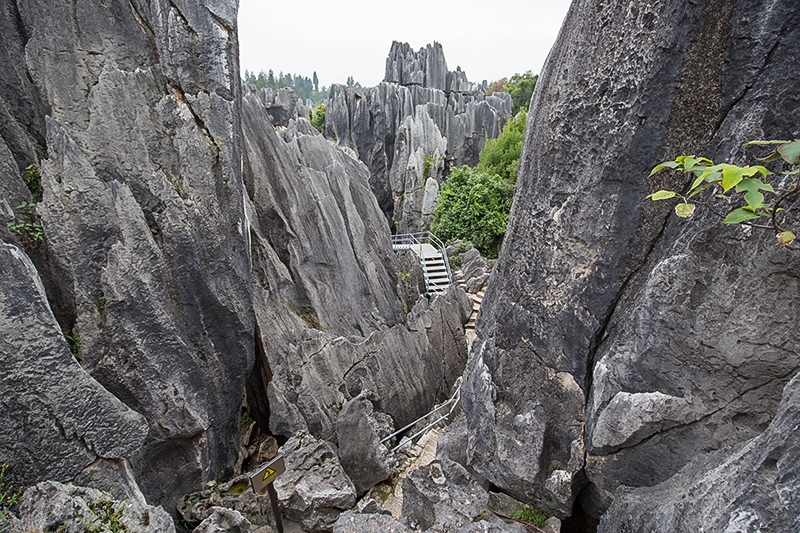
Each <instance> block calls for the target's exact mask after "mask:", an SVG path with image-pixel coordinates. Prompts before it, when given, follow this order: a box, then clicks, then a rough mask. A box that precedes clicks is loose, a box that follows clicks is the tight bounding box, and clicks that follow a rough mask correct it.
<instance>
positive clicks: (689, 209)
mask: <svg viewBox="0 0 800 533" xmlns="http://www.w3.org/2000/svg"><path fill="white" fill-rule="evenodd" d="M694 207H695V204H689V203H682V204H678V205H676V206H675V213H676V214H677V215H678V216H679V217H681V218H689V217H690V216H692V213H694Z"/></svg>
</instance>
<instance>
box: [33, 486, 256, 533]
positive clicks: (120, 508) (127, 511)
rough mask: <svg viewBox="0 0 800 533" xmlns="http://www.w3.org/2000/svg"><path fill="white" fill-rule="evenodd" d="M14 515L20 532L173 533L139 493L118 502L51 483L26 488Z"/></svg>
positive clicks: (92, 491)
mask: <svg viewBox="0 0 800 533" xmlns="http://www.w3.org/2000/svg"><path fill="white" fill-rule="evenodd" d="M18 514H19V521H18V525H19V527H20V528H24V531H64V533H78V532H81V531H105V530H109V531H120V530H124V531H128V532H130V533H175V525H174V524H173V523H172V517H170V516H169V515H168V514H167V512H166V511H164V509H162V508H161V507H153V506H150V505H147V504H146V503H145V502H144V497H143V496H142V495H141V493H139V494H138V496H137V497H135V498H131V499H122V500H118V499H115V498H114V496H113V495H112V494H110V493H108V492H102V491H99V490H95V489H91V488H87V487H76V486H74V485H63V484H61V483H58V482H55V481H44V482H42V483H38V484H36V485H34V486H33V487H30V488H28V489H27V490H26V491H25V494H24V495H23V496H22V503H20V505H19V510H18ZM248 531H249V530H248Z"/></svg>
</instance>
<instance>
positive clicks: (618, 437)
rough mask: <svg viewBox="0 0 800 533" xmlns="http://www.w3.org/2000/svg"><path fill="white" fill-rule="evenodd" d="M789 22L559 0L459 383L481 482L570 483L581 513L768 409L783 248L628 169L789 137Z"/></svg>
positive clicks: (555, 490) (795, 38)
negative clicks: (685, 208)
mask: <svg viewBox="0 0 800 533" xmlns="http://www.w3.org/2000/svg"><path fill="white" fill-rule="evenodd" d="M799 20H800V9H798V6H797V4H796V2H791V1H786V0H784V1H778V2H755V3H753V2H744V1H739V0H707V1H702V2H695V3H693V4H686V3H685V2H679V1H667V2H659V3H657V4H652V3H651V4H647V5H645V4H640V3H631V2H627V1H622V0H620V1H612V2H600V1H595V0H580V1H576V2H574V3H573V5H572V7H571V9H570V12H569V14H568V15H567V18H566V20H565V25H564V27H563V28H562V31H561V34H560V36H559V39H558V41H557V43H556V45H555V47H554V48H553V50H552V52H551V55H550V57H549V59H548V61H547V63H546V65H545V68H544V70H543V72H542V74H541V76H540V78H539V82H538V84H537V87H536V92H535V94H534V97H533V101H532V106H531V112H530V113H529V118H528V129H527V132H526V140H525V148H524V151H523V157H522V164H521V169H520V179H519V182H518V185H517V191H516V197H515V201H514V207H513V210H512V213H511V219H510V222H509V228H508V233H507V236H506V240H505V243H504V247H503V250H502V252H501V256H500V259H499V262H498V264H497V267H496V269H495V271H494V274H493V278H492V281H491V283H490V284H489V287H488V290H487V293H486V298H485V299H484V300H483V305H482V308H481V313H480V316H479V317H478V324H477V331H478V339H477V341H476V343H475V345H474V349H473V357H472V358H471V361H470V363H469V364H468V370H467V376H466V378H465V382H464V386H463V389H462V403H463V406H464V412H465V413H466V415H467V420H468V424H469V435H470V438H469V444H468V448H467V458H468V461H469V464H470V465H471V466H472V467H473V468H475V469H476V470H477V471H478V472H479V473H480V474H481V475H483V476H485V477H486V478H487V479H488V480H489V481H491V482H492V483H494V484H495V485H497V486H499V487H501V488H502V489H504V490H506V491H508V492H509V493H511V494H513V495H514V496H516V497H517V498H523V497H525V496H526V495H527V496H529V497H532V498H534V499H535V501H536V503H537V505H539V506H540V507H542V508H543V509H545V510H547V511H548V512H550V513H553V514H555V515H557V516H559V517H563V516H566V515H569V514H570V512H571V509H572V505H573V502H574V500H575V499H576V498H577V497H578V496H579V495H580V494H581V493H582V497H581V504H582V505H583V507H584V509H585V510H586V511H587V512H588V513H589V514H591V515H594V516H595V517H599V516H600V515H601V514H602V513H603V512H604V511H605V510H606V509H607V508H608V506H609V505H610V504H611V502H612V501H613V499H614V493H615V491H616V490H617V489H618V487H620V486H621V485H627V486H632V487H642V486H652V485H655V484H657V483H659V482H661V481H664V480H666V479H668V478H669V477H670V476H672V475H673V474H675V473H676V472H677V471H679V470H680V469H681V468H682V467H683V466H684V465H686V464H687V463H688V462H689V461H691V460H692V459H693V458H695V457H697V456H698V455H700V454H702V453H704V452H705V451H708V450H714V449H718V448H720V447H723V446H725V445H730V444H734V443H737V442H743V441H746V440H748V439H752V438H753V437H755V436H757V435H758V434H760V433H761V432H763V431H764V429H765V428H766V427H767V425H768V424H769V423H770V420H772V418H773V417H774V415H775V412H776V409H777V407H778V403H779V401H780V398H781V391H782V389H783V386H784V385H785V384H786V383H787V381H788V380H789V379H790V378H791V377H792V376H794V375H795V374H796V373H797V371H798V369H799V368H800V356H798V354H799V353H800V343H799V341H798V339H797V336H796V335H794V331H795V330H796V323H797V319H798V316H797V310H796V307H797V306H796V301H797V297H798V289H800V287H798V281H797V276H796V272H797V271H798V268H800V257H799V256H797V254H793V253H792V252H789V251H787V250H785V249H782V248H780V247H777V246H775V245H774V244H773V237H772V236H771V235H769V234H764V233H761V232H759V231H748V230H742V229H740V228H735V227H725V226H721V225H719V223H718V220H717V219H714V218H713V217H711V216H710V215H709V216H705V217H704V216H702V215H701V216H699V217H696V218H695V219H693V220H691V221H682V220H679V219H677V218H676V217H675V216H674V215H673V214H672V213H671V212H670V210H671V206H670V205H667V204H666V203H665V204H664V205H662V204H660V203H654V202H649V201H645V200H644V197H645V196H646V195H647V194H648V193H650V192H652V191H654V190H656V189H658V188H678V189H680V188H682V187H684V186H685V185H686V183H685V180H686V178H685V177H683V176H678V175H672V174H666V173H665V174H664V175H663V176H661V175H659V178H658V179H648V178H647V175H648V174H649V171H650V169H651V168H652V167H653V166H654V165H655V164H657V163H659V162H661V161H663V160H665V159H671V158H674V157H675V156H677V155H680V154H693V153H697V154H702V155H705V156H707V157H710V158H712V159H714V160H715V161H723V160H726V161H733V162H736V163H740V164H752V163H754V160H753V158H752V156H753V155H754V153H753V151H751V150H747V151H745V150H744V149H743V148H742V144H743V143H744V142H745V141H747V140H750V139H774V138H778V139H786V138H797V137H798V136H800V130H798V125H797V122H796V120H795V118H793V117H797V115H798V113H800V100H798V98H797V94H796V87H797V84H798V82H799V81H800V75H799V74H798V72H797V69H796V68H793V67H792V66H791V65H792V64H793V63H792V62H793V59H792V58H794V57H796V55H797V52H798V48H800V32H798V30H797V28H798V21H799ZM699 80H702V81H699ZM755 155H757V154H755ZM795 408H796V404H795ZM793 438H795V439H796V438H797V437H796V433H795V436H794V437H793ZM587 485H588V487H587ZM731 486H733V485H731ZM737 486H738V485H737ZM584 488H586V489H585V490H584ZM735 490H738V489H735ZM768 490H769V489H767V488H763V489H755V492H753V493H747V495H745V493H742V499H741V500H737V501H738V502H739V503H737V504H736V505H738V506H739V507H735V506H734V507H735V509H738V510H740V511H742V512H745V510H746V502H747V501H749V500H751V499H759V498H762V497H765V498H769V497H774V496H775V495H774V494H773V495H772V496H768V495H767V493H766V492H760V491H768ZM756 493H758V494H756ZM697 497H698V498H699V497H700V495H699V494H697ZM659 499H661V498H659ZM664 505H665V508H667V507H668V506H669V505H672V503H664ZM703 505H705V504H703ZM731 509H734V508H731ZM612 511H613V509H612ZM726 512H727V511H726ZM731 512H733V510H731ZM609 520H612V518H611V517H609ZM609 523H611V522H609ZM614 523H617V522H614ZM782 527H784V528H785V527H789V525H788V524H786V523H784V524H783V525H782ZM633 530H636V528H634V529H633Z"/></svg>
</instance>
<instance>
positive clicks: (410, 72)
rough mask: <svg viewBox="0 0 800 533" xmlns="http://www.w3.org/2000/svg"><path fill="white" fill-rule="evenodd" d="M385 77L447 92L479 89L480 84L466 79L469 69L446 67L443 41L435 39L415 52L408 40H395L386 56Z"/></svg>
mask: <svg viewBox="0 0 800 533" xmlns="http://www.w3.org/2000/svg"><path fill="white" fill-rule="evenodd" d="M383 81H386V82H389V83H399V84H400V85H405V86H411V85H417V86H420V87H430V88H432V89H439V90H441V91H444V92H446V93H450V92H462V93H476V92H478V91H479V90H481V88H482V87H481V86H480V85H479V84H476V83H471V82H469V81H468V80H467V73H466V72H464V71H463V70H461V67H456V70H455V71H453V72H450V71H448V70H447V61H446V60H445V58H444V50H443V49H442V45H441V44H439V43H437V42H435V41H434V43H433V44H432V45H431V44H429V45H427V46H426V47H425V48H420V49H419V51H418V52H415V51H414V49H412V48H411V45H410V44H408V43H400V42H397V41H393V42H392V48H391V49H390V50H389V57H387V58H386V75H385V76H384V79H383Z"/></svg>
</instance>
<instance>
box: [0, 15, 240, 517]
mask: <svg viewBox="0 0 800 533" xmlns="http://www.w3.org/2000/svg"><path fill="white" fill-rule="evenodd" d="M0 23H1V24H2V29H3V31H2V32H0V33H2V44H3V45H4V46H2V52H0V54H2V61H0V63H2V72H3V74H2V80H3V81H2V83H0V96H2V98H3V100H4V102H5V103H6V104H8V105H7V106H2V107H3V109H2V111H0V114H2V117H0V123H1V124H0V134H1V135H2V137H3V141H5V142H4V143H0V176H1V177H0V186H2V187H3V190H2V201H0V204H1V205H0V207H2V209H0V210H2V211H3V212H4V214H3V216H4V217H6V220H7V219H8V216H9V213H8V210H7V207H9V206H10V207H11V208H15V207H16V205H17V202H19V201H20V200H21V199H23V197H24V199H29V198H30V196H29V193H27V191H26V190H25V187H24V185H22V186H20V184H21V178H20V172H21V171H22V169H24V167H25V166H26V165H27V164H30V163H32V162H36V160H38V158H39V156H41V155H44V153H45V151H46V153H47V155H48V156H49V157H48V159H45V160H41V161H39V162H40V164H41V167H42V185H43V188H44V199H43V201H42V202H41V203H40V204H38V206H37V207H36V210H37V212H38V214H39V215H40V216H41V223H42V225H43V227H44V233H45V243H44V244H42V245H41V246H40V248H39V249H38V250H36V251H35V252H36V253H35V254H34V256H35V257H38V259H37V261H36V264H37V267H38V268H39V270H40V273H41V276H40V277H41V278H42V279H43V280H45V286H46V287H47V290H48V297H49V298H50V300H51V307H52V308H53V310H54V312H55V316H56V318H57V320H58V321H59V326H60V327H61V329H62V330H64V331H65V332H67V333H69V334H70V335H72V336H74V337H77V338H79V339H80V341H79V347H78V356H79V358H80V361H81V366H83V368H84V369H85V370H86V371H88V372H89V374H91V376H92V378H94V380H96V383H95V385H94V387H95V388H100V386H101V385H102V387H103V388H104V389H105V390H106V391H108V392H109V393H111V394H112V395H114V396H116V397H117V398H118V399H119V400H120V401H121V402H122V404H124V405H125V406H127V409H129V410H132V411H133V412H135V413H138V415H136V416H137V417H139V418H138V419H141V417H143V419H144V420H146V422H147V429H146V430H144V431H143V433H142V434H143V436H144V437H145V438H144V439H143V442H142V440H141V439H140V440H139V441H138V444H139V445H137V446H136V449H135V450H131V449H130V448H129V447H125V450H124V453H123V452H122V450H120V451H119V452H115V453H113V454H111V455H110V456H109V457H122V458H127V459H128V460H129V461H130V464H131V466H132V468H133V471H134V473H135V476H136V479H137V481H138V482H139V484H140V486H141V487H142V490H143V492H144V494H145V495H146V496H147V498H148V500H149V501H150V502H152V503H163V504H164V505H165V506H166V507H170V506H171V505H172V503H173V502H174V501H175V499H176V498H177V497H178V496H180V494H182V492H185V491H188V490H189V489H191V487H192V486H197V485H199V484H201V483H202V482H205V481H207V480H208V479H210V478H214V477H215V476H217V475H220V474H222V473H223V472H224V471H225V470H226V468H227V467H226V465H232V464H233V463H234V462H235V459H236V446H237V444H236V438H235V436H237V435H238V409H239V406H240V403H241V391H242V389H243V385H244V382H245V379H246V377H247V375H248V374H249V372H250V368H251V367H252V362H253V329H254V328H253V316H252V314H253V313H252V304H251V302H252V297H251V294H250V290H251V289H250V286H251V284H250V260H249V246H248V235H247V230H246V227H247V226H246V220H245V218H244V216H243V213H244V207H243V185H242V180H241V170H240V169H241V159H240V149H239V142H238V140H237V139H238V134H239V124H238V114H239V103H238V102H239V100H238V97H239V80H238V71H239V68H238V44H237V30H236V6H235V3H232V2H218V1H211V0H208V1H201V2H195V3H187V2H168V1H166V0H164V1H161V0H153V1H140V0H133V1H131V2H128V1H127V0H113V1H111V2H105V3H104V4H103V6H102V8H99V7H98V5H97V3H96V2H89V1H83V0H79V1H76V2H71V3H68V4H65V3H63V2H51V1H47V0H42V1H37V2H16V3H15V2H6V3H4V7H3V8H2V17H1V18H0ZM6 111H8V113H10V115H11V117H12V118H13V124H12V123H11V122H10V121H9V117H8V116H6V114H5V113H6ZM15 128H16V129H15ZM9 153H10V154H11V155H10V156H9ZM12 161H13V162H14V164H15V165H16V167H17V169H16V172H14V169H13V166H12V164H11V162H12ZM17 214H19V213H17ZM4 222H5V221H4ZM3 228H4V229H5V223H4V224H3ZM0 236H2V238H3V239H4V240H11V237H10V236H9V235H7V234H6V233H2V234H0ZM47 334H48V335H49V338H47V339H42V340H40V342H47V343H50V344H52V345H53V346H55V345H59V350H57V351H55V350H54V351H53V353H52V354H48V355H49V356H51V357H54V356H55V355H54V354H60V355H59V356H60V357H62V358H65V357H66V358H70V357H71V355H69V352H68V351H65V350H66V347H65V345H64V344H63V342H64V341H63V337H62V335H61V333H60V332H59V331H58V328H55V327H49V328H48V333H47ZM2 337H3V338H4V339H7V338H9V337H8V331H6V330H4V331H3V333H2ZM25 346H26V345H25V344H24V343H23V344H19V345H15V349H17V350H22V349H23V348H24V347H25ZM21 364H25V363H24V362H21ZM28 364H33V361H30V362H29V363H28ZM37 364H38V363H37ZM70 372H73V371H70ZM85 381H87V380H86V379H81V380H77V379H76V380H70V379H63V380H62V390H61V392H59V393H58V394H59V395H61V396H62V397H64V398H69V397H71V396H72V395H74V394H75V392H74V391H73V390H75V391H77V390H78V387H79V385H78V383H83V382H85ZM89 381H91V380H89ZM87 387H89V388H91V386H89V385H87ZM81 390H82V391H83V389H81ZM7 398H8V397H7ZM21 400H22V396H21V395H20V396H12V397H11V398H8V399H7V401H20V402H21ZM104 404H108V400H103V402H100V403H99V404H95V405H88V404H85V403H84V402H75V407H76V408H78V407H80V406H83V411H82V412H81V413H75V415H76V416H81V417H85V418H86V419H88V420H91V419H92V418H93V417H95V416H98V417H105V420H106V425H107V426H108V430H109V434H108V435H106V436H105V437H104V438H114V436H113V432H111V428H113V427H115V426H117V427H123V426H124V425H125V424H129V423H130V418H131V416H130V415H129V414H127V413H130V411H128V410H120V409H119V408H116V409H117V411H116V413H115V412H114V411H111V410H108V408H104V407H102V406H103V405H104ZM98 406H100V407H98ZM19 408H20V409H23V408H24V409H27V410H28V411H30V410H33V409H34V407H33V405H28V404H23V403H20V405H19ZM120 413H125V414H124V416H123V415H122V414H120ZM138 419H137V420H138ZM4 436H5V435H4ZM122 437H124V438H123V442H124V440H125V439H126V438H127V434H126V433H124V434H123V435H122ZM16 438H17V439H19V440H20V441H22V440H30V441H31V442H35V441H37V440H39V439H41V438H44V434H42V435H37V434H35V432H34V434H31V428H26V430H25V431H24V432H22V433H17V434H16ZM99 442H101V441H100V440H99V441H98V444H99ZM90 445H91V443H90V442H87V444H86V446H90ZM63 452H64V453H66V452H67V449H65V450H63ZM98 453H99V450H98ZM93 455H94V453H92V454H88V455H87V456H86V457H84V458H83V459H85V460H81V461H78V460H75V464H72V465H70V467H69V468H66V464H60V465H59V463H58V462H54V463H52V464H51V463H50V462H48V461H45V462H37V463H36V464H39V465H43V466H39V467H34V466H33V464H27V463H26V461H27V459H26V458H25V457H23V456H10V457H6V458H5V460H7V461H8V462H9V463H12V464H14V465H15V467H16V468H19V469H20V471H21V472H23V471H24V472H26V476H25V477H23V478H21V479H17V480H16V481H18V482H22V483H25V484H30V483H34V482H36V481H39V480H42V479H48V478H51V479H52V478H54V479H58V480H61V481H66V480H70V479H72V478H73V477H74V476H76V475H78V474H79V473H80V471H81V469H82V468H83V467H85V466H86V465H87V464H88V463H89V462H91V461H92V459H93ZM101 455H102V454H101ZM78 463H80V464H78ZM48 465H49V467H48ZM56 466H57V467H56ZM34 470H35V471H34Z"/></svg>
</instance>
